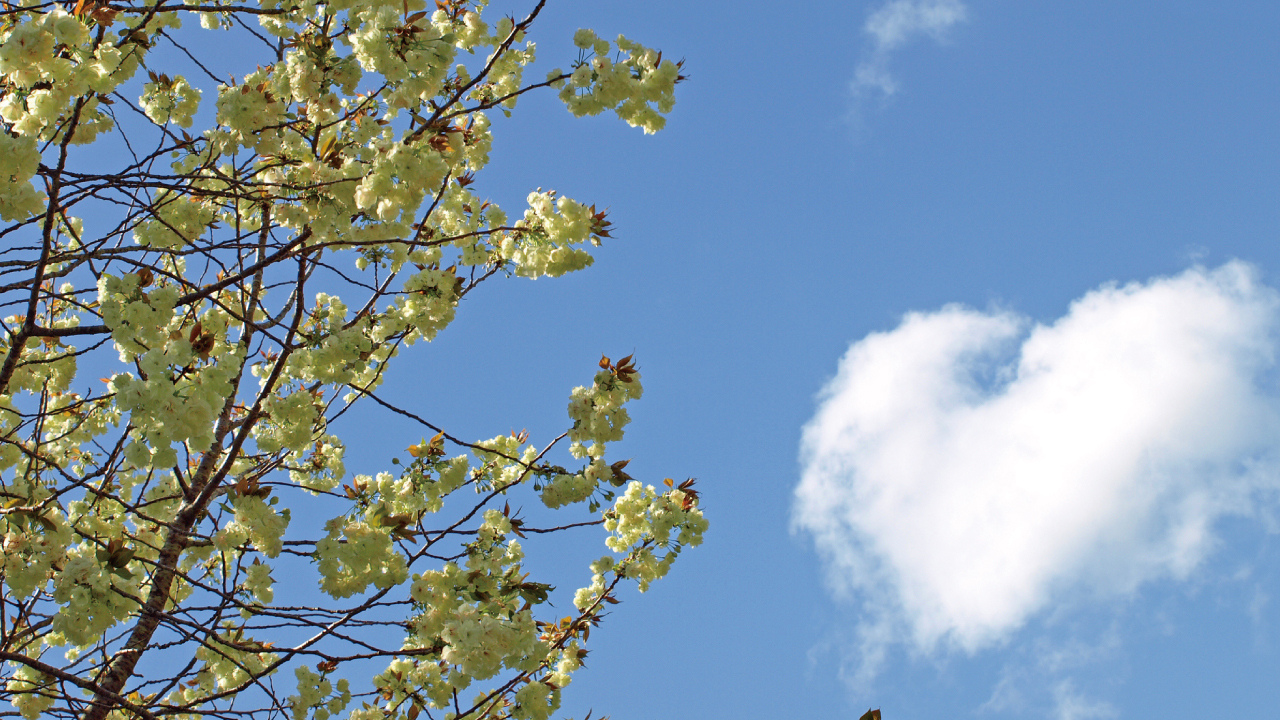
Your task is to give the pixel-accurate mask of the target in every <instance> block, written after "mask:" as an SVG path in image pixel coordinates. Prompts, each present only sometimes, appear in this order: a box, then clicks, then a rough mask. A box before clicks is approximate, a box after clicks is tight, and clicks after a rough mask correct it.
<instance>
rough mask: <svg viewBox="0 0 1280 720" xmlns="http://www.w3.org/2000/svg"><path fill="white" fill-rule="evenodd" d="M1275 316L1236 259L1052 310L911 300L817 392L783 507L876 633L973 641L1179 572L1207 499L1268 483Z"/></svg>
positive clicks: (1238, 495) (1192, 552)
mask: <svg viewBox="0 0 1280 720" xmlns="http://www.w3.org/2000/svg"><path fill="white" fill-rule="evenodd" d="M1278 327H1280V296H1277V293H1276V292H1275V291H1273V290H1271V289H1270V288H1267V287H1265V286H1263V285H1261V284H1260V283H1259V282H1258V281H1257V279H1256V278H1255V275H1254V272H1253V270H1252V269H1251V268H1250V267H1249V266H1247V265H1244V264H1242V263H1231V264H1228V265H1225V266H1223V267H1221V268H1219V269H1217V270H1213V271H1208V270H1204V269H1199V268H1197V269H1192V270H1188V271H1187V272H1184V273H1182V274H1181V275H1178V276H1176V277H1171V278H1160V279H1155V280H1152V281H1150V282H1147V283H1145V284H1137V283H1135V284H1131V285H1127V286H1124V287H1116V286H1107V287H1103V288H1100V289H1098V290H1095V291H1093V292H1090V293H1088V294H1086V295H1085V296H1084V297H1082V298H1080V299H1079V300H1077V301H1075V302H1074V303H1073V304H1072V305H1071V307H1070V309H1069V311H1068V313H1067V314H1066V316H1064V317H1063V318H1061V319H1059V320H1057V321H1056V322H1054V323H1053V324H1051V325H1042V324H1033V323H1030V322H1029V321H1027V320H1025V319H1023V318H1020V317H1017V316H1014V315H1012V314H1009V313H1004V312H978V311H975V310H971V309H966V308H963V307H959V306H948V307H945V308H943V309H942V310H940V311H937V312H933V313H912V314H909V315H907V316H906V318H905V319H904V320H903V321H902V324H901V325H900V326H899V327H897V328H896V329H894V330H892V331H889V332H883V333H874V334H871V335H869V336H867V337H866V338H864V339H863V340H861V341H859V342H857V343H854V344H853V345H852V346H851V347H850V348H849V351H848V352H847V353H846V354H845V356H844V358H843V359H842V360H841V362H840V366H839V371H838V373H837V375H836V377H835V378H834V379H833V380H832V381H831V382H830V384H829V385H828V386H827V387H826V389H825V390H824V392H823V394H822V396H821V398H820V406H819V408H818V411H817V413H816V414H815V416H814V417H813V419H812V420H811V421H810V422H809V424H808V425H807V426H806V427H805V430H804V437H803V446H802V453H801V460H802V475H801V482H800V485H799V486H798V488H797V490H796V504H795V511H794V521H795V524H796V526H797V527H798V528H800V529H803V530H807V531H808V532H810V533H811V534H812V535H813V537H814V539H815V542H816V544H817V547H818V549H819V551H820V552H821V554H822V556H823V557H824V559H825V561H826V563H827V567H828V570H829V572H830V576H831V579H832V581H833V583H834V584H835V586H836V587H837V588H838V589H840V590H841V591H845V592H848V593H850V594H852V595H853V596H855V597H857V598H859V599H860V600H861V602H862V603H863V605H864V611H865V613H864V621H863V623H862V625H861V626H860V635H861V636H862V637H863V638H864V639H866V640H868V641H869V642H871V643H872V644H873V645H875V644H878V643H879V642H886V641H888V642H893V641H898V640H909V641H911V642H912V643H913V644H914V646H915V647H916V648H917V649H920V650H925V651H928V650H931V649H935V648H936V647H937V646H938V645H939V644H943V645H945V646H948V647H957V648H960V649H964V650H967V651H971V652H972V651H975V650H978V649H981V648H983V647H987V646H990V645H992V644H995V643H999V642H1001V641H1002V640H1004V639H1006V638H1007V637H1008V636H1009V635H1010V634H1011V633H1012V632H1013V631H1015V630H1016V629H1018V628H1019V627H1021V626H1023V625H1024V624H1025V623H1026V621H1027V620H1028V619H1029V618H1030V617H1032V616H1033V615H1035V614H1037V613H1040V612H1042V611H1049V610H1053V609H1057V608H1060V607H1062V606H1063V603H1066V602H1068V601H1072V602H1082V601H1087V600H1088V599H1089V598H1095V599H1106V598H1109V597H1115V596H1116V595H1123V594H1125V593H1129V592H1132V591H1133V590H1134V589H1136V588H1137V587H1138V586H1139V585H1141V584H1142V583H1143V582H1145V581H1147V580H1151V579H1155V578H1160V577H1173V578H1182V577H1185V576H1186V575H1187V574H1188V573H1189V572H1190V571H1191V570H1193V569H1194V568H1195V567H1196V566H1197V564H1198V563H1199V562H1200V561H1201V560H1202V559H1203V558H1204V557H1205V556H1206V554H1207V553H1209V552H1210V551H1211V550H1212V549H1213V547H1214V543H1215V540H1214V536H1213V532H1212V529H1213V525H1214V522H1215V520H1216V519H1218V518H1219V517H1221V516H1223V515H1225V514H1232V513H1248V512H1250V510H1251V507H1252V504H1253V503H1254V502H1255V500H1256V499H1257V497H1258V496H1259V493H1261V492H1266V493H1268V495H1267V497H1272V495H1270V493H1272V492H1273V491H1274V489H1275V487H1276V481H1275V473H1274V472H1273V469H1274V468H1275V467H1276V465H1275V463H1274V462H1273V460H1274V456H1275V454H1276V452H1277V450H1280V447H1277V446H1278V444H1280V441H1278V440H1277V438H1280V432H1278V430H1280V422H1278V421H1277V420H1278V414H1277V401H1276V397H1275V394H1274V393H1273V392H1272V390H1270V389H1263V388H1270V384H1269V383H1270V382H1271V381H1270V380H1269V376H1268V373H1269V372H1270V371H1271V370H1272V369H1273V367H1274V363H1275V357H1274V353H1275V349H1276V348H1275V333H1276V330H1277V329H1278ZM886 638H888V640H886ZM1063 697H1064V698H1065V699H1064V701H1063V702H1064V703H1066V704H1065V705H1064V707H1067V708H1068V711H1069V712H1068V711H1064V715H1063V716H1064V717H1072V716H1074V717H1087V716H1088V715H1087V712H1086V711H1088V708H1086V707H1084V706H1080V707H1076V706H1074V705H1072V704H1071V697H1074V696H1072V695H1071V693H1066V694H1065V695H1064V696H1063ZM1072 708H1075V709H1072ZM1095 709H1096V708H1095ZM1072 713H1075V715H1072ZM1080 713H1086V714H1084V715H1081V714H1080Z"/></svg>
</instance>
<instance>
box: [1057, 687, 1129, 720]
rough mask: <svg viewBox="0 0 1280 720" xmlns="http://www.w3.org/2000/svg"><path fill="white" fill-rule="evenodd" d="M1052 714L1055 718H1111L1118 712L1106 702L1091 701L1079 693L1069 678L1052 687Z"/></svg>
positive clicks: (1075, 719) (1091, 719)
mask: <svg viewBox="0 0 1280 720" xmlns="http://www.w3.org/2000/svg"><path fill="white" fill-rule="evenodd" d="M1053 699H1054V704H1055V708H1054V716H1055V717H1056V718H1057V720H1094V719H1095V718H1113V717H1116V716H1117V715H1118V714H1119V713H1117V712H1116V709H1115V707H1114V706H1112V705H1111V704H1110V703H1106V702H1097V701H1092V700H1089V699H1088V698H1086V697H1085V696H1084V695H1081V694H1080V693H1079V692H1078V691H1077V690H1076V688H1075V684H1074V683H1072V682H1071V681H1070V680H1063V681H1062V682H1060V683H1058V685H1057V687H1055V688H1054V689H1053Z"/></svg>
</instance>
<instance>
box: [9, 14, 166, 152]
mask: <svg viewBox="0 0 1280 720" xmlns="http://www.w3.org/2000/svg"><path fill="white" fill-rule="evenodd" d="M171 15H172V14H170V13H159V14H157V15H156V16H155V17H154V18H153V19H152V26H151V28H150V29H152V30H154V29H158V27H159V26H160V23H162V22H164V18H165V17H167V16H171ZM134 22H138V21H137V20H134ZM127 35H128V33H126V36H127ZM140 56H141V51H140V49H139V48H138V46H137V44H136V43H131V42H129V41H128V40H122V41H120V42H119V43H118V44H117V42H116V41H115V39H103V40H102V41H97V40H95V39H94V38H93V35H92V33H91V32H90V30H89V27H88V26H87V25H86V24H85V22H84V21H83V20H82V19H81V18H78V17H76V16H74V15H72V14H71V13H68V12H66V11H65V10H63V9H62V8H61V7H60V6H57V5H54V6H53V7H52V8H51V9H50V10H49V11H48V12H43V13H35V12H30V13H22V14H21V15H19V16H17V18H16V22H13V21H10V22H7V23H5V26H4V27H3V29H0V75H3V77H4V80H5V81H6V84H8V85H9V87H10V91H9V92H6V93H5V95H4V98H3V99H0V118H3V119H4V120H5V122H6V123H8V124H9V126H10V129H11V130H12V131H13V132H14V133H17V134H18V135H20V136H25V137H31V138H36V139H39V140H56V139H59V136H60V135H61V134H62V133H63V132H66V131H67V129H68V128H74V133H73V135H72V137H71V142H72V143H76V144H83V143H91V142H93V141H94V140H95V139H96V138H97V136H98V133H100V132H104V131H108V130H110V129H111V128H112V127H114V122H113V121H112V119H111V118H110V116H109V115H107V114H106V113H104V112H103V111H102V109H101V107H100V106H99V101H98V97H99V96H100V95H103V94H106V93H110V92H111V91H113V90H115V89H116V88H117V87H118V86H119V85H120V84H121V83H123V82H125V81H126V80H128V79H129V78H130V77H132V76H133V73H134V72H135V71H137V69H138V65H139V61H140ZM73 114H74V116H75V121H74V122H69V121H70V120H71V116H72V115H73Z"/></svg>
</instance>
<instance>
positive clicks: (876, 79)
mask: <svg viewBox="0 0 1280 720" xmlns="http://www.w3.org/2000/svg"><path fill="white" fill-rule="evenodd" d="M966 12H967V11H966V9H965V6H964V4H963V3H961V2H960V0H892V2H889V3H888V4H886V5H884V6H883V7H881V8H880V9H879V10H876V11H875V12H874V13H872V14H871V15H870V17H868V18H867V23H866V25H864V26H863V31H864V32H866V34H867V35H868V36H870V38H871V48H870V51H869V52H868V53H867V57H866V58H865V59H864V60H863V61H862V62H861V63H859V65H858V67H857V69H856V70H855V72H854V79H853V88H854V90H855V91H863V90H868V89H878V90H880V91H881V92H883V93H884V94H886V95H892V94H894V93H895V92H897V90H898V86H897V83H895V82H894V80H893V77H892V76H891V75H890V74H889V57H890V55H891V54H892V53H893V51H895V50H897V49H898V48H900V47H902V46H903V45H905V44H906V43H907V42H908V41H910V40H912V39H913V38H915V37H917V36H921V35H924V36H928V37H931V38H933V39H934V40H941V39H942V38H943V37H944V36H945V34H946V31H947V30H948V29H949V28H950V27H951V26H952V25H955V24H956V23H959V22H961V21H962V20H964V19H965V17H966Z"/></svg>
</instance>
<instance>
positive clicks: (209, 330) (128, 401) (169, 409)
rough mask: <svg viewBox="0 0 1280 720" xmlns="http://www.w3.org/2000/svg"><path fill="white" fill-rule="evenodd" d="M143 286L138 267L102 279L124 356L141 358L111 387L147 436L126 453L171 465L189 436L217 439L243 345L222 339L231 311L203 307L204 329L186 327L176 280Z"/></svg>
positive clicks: (197, 442) (201, 445)
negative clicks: (204, 359)
mask: <svg viewBox="0 0 1280 720" xmlns="http://www.w3.org/2000/svg"><path fill="white" fill-rule="evenodd" d="M143 286H144V282H143V279H142V278H140V277H139V275H137V274H135V273H126V274H124V275H123V276H121V277H115V276H112V275H106V274H104V275H103V276H102V278H101V280H100V281H99V284H98V303H99V305H100V308H101V313H102V319H103V322H104V323H105V324H106V326H107V327H108V328H110V329H111V337H112V340H114V341H115V344H116V347H117V348H118V349H119V351H120V359H121V361H123V362H135V363H136V364H137V366H138V369H139V375H140V377H139V376H135V375H134V374H133V373H129V372H123V373H117V374H116V375H114V376H113V377H111V378H110V383H109V384H108V388H109V389H110V391H111V392H113V393H115V404H116V406H117V407H118V408H119V409H120V410H122V411H124V412H128V413H129V416H130V423H131V424H132V425H133V426H134V427H135V428H136V429H137V430H138V432H139V434H140V435H141V436H142V439H137V440H134V441H133V442H131V443H130V444H129V446H128V448H127V449H126V457H127V458H128V460H129V461H130V462H131V463H133V465H134V466H135V467H138V468H142V467H147V466H150V465H152V464H154V465H156V466H159V467H172V466H173V465H174V464H175V463H176V462H177V453H176V451H175V450H174V449H173V443H182V442H185V443H187V446H188V448H190V449H191V450H195V451H204V450H207V449H209V447H210V446H211V445H212V444H213V430H214V420H215V418H216V417H217V415H218V411H219V409H220V408H221V407H222V405H223V403H224V402H225V401H226V398H227V397H228V396H229V395H230V394H231V393H232V392H233V391H234V387H233V385H232V382H231V381H232V379H233V378H234V377H235V375H236V373H237V372H238V369H239V362H238V360H239V358H240V357H241V354H242V353H243V348H241V347H240V346H239V345H234V344H233V345H225V344H224V343H223V341H222V340H221V339H220V338H222V337H225V334H226V331H227V327H228V324H229V318H228V317H227V316H226V315H225V313H221V312H218V311H216V310H215V311H210V312H208V313H205V314H204V315H203V316H202V317H201V318H200V320H199V321H198V322H197V324H196V325H197V326H198V328H199V330H198V331H197V330H194V329H193V330H192V331H190V332H187V333H184V332H183V326H184V320H186V318H185V317H183V316H180V315H178V314H176V313H175V312H174V308H175V305H176V304H177V301H178V297H179V292H178V288H177V286H176V285H171V284H168V285H161V286H160V287H157V288H155V289H154V290H152V291H150V292H147V291H145V290H144V289H143ZM197 345H199V352H197ZM219 345H222V347H219ZM219 350H221V352H220V353H218V351H219ZM213 353H218V354H220V355H221V356H222V358H221V361H220V362H210V363H207V364H204V365H203V366H202V367H199V368H197V367H195V363H196V360H197V357H199V356H201V355H203V356H208V355H211V354H213ZM307 439H308V440H309V439H310V428H309V427H308V430H307Z"/></svg>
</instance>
